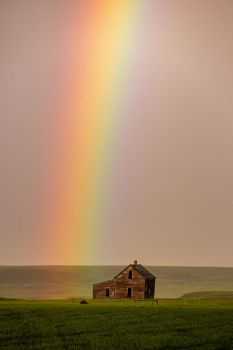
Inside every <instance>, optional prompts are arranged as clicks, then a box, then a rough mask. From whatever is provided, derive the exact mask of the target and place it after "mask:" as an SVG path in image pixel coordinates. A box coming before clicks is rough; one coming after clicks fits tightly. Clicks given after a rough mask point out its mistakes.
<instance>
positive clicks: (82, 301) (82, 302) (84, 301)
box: [80, 299, 88, 304]
mask: <svg viewBox="0 0 233 350" xmlns="http://www.w3.org/2000/svg"><path fill="white" fill-rule="evenodd" d="M80 304H88V302H87V301H86V300H85V299H82V300H80Z"/></svg>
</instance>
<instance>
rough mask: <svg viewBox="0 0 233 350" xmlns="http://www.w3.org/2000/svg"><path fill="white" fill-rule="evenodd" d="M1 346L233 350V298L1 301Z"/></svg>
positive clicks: (7, 347)
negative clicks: (83, 302) (83, 301)
mask: <svg viewBox="0 0 233 350" xmlns="http://www.w3.org/2000/svg"><path fill="white" fill-rule="evenodd" d="M0 348H1V349H4V350H5V349H6V350H12V349H38V350H39V349H40V350H42V349H48V350H50V349H51V350H60V349H67V350H71V349H72V350H74V349H75V350H78V349H91V350H92V349H93V350H115V349H116V350H118V349H119V350H120V349H125V350H130V349H133V350H137V349H138V350H139V349H140V350H152V349H164V350H165V349H166V350H169V349H173V350H175V349H196V350H200V349H208V350H214V349H216V350H228V349H233V300H231V299H218V300H214V299H211V300H205V299H196V300H195V299H184V300H183V299H180V300H158V301H156V300H155V301H137V302H134V301H127V300H126V301H110V300H104V301H98V300H97V301H93V300H88V305H80V300H67V301H0Z"/></svg>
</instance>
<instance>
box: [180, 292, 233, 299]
mask: <svg viewBox="0 0 233 350" xmlns="http://www.w3.org/2000/svg"><path fill="white" fill-rule="evenodd" d="M181 298H183V299H226V298H231V299H233V292H225V291H223V292H221V291H215V292H193V293H186V294H184V295H183V296H182V297H181Z"/></svg>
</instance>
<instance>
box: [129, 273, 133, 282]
mask: <svg viewBox="0 0 233 350" xmlns="http://www.w3.org/2000/svg"><path fill="white" fill-rule="evenodd" d="M132 278H133V271H129V280H131V279H132Z"/></svg>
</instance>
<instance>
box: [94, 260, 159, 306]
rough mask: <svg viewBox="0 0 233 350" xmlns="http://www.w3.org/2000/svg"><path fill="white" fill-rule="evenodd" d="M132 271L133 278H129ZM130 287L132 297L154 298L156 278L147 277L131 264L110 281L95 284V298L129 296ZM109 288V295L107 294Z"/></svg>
mask: <svg viewBox="0 0 233 350" xmlns="http://www.w3.org/2000/svg"><path fill="white" fill-rule="evenodd" d="M129 271H132V279H129ZM128 288H131V298H133V299H145V298H154V290H155V279H145V277H143V276H142V275H141V274H140V273H139V272H138V271H136V270H135V269H134V268H133V266H129V267H128V268H126V269H124V270H123V271H122V272H120V273H119V274H118V275H117V276H116V277H115V278H113V279H112V280H109V281H105V282H101V283H97V284H94V285H93V298H127V297H128ZM106 289H109V296H106Z"/></svg>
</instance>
